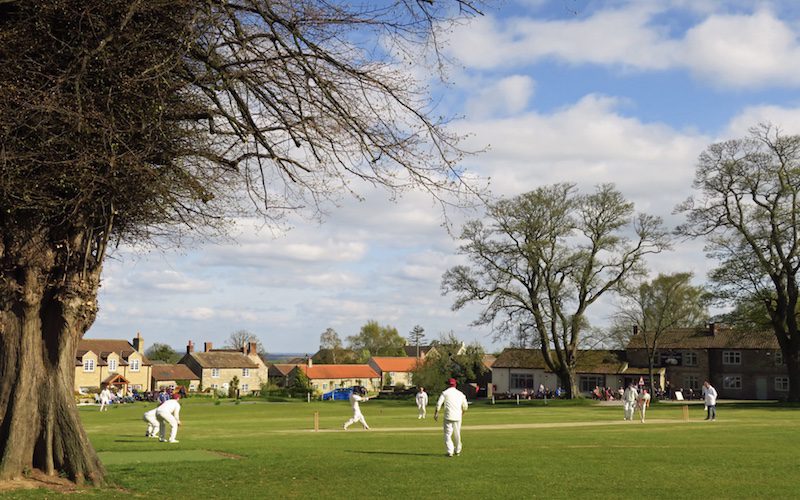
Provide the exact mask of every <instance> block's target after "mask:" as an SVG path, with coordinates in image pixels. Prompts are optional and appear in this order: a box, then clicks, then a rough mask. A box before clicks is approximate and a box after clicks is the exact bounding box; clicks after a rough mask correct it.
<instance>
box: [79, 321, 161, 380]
mask: <svg viewBox="0 0 800 500" xmlns="http://www.w3.org/2000/svg"><path fill="white" fill-rule="evenodd" d="M151 367H152V365H151V363H150V360H148V359H147V357H145V355H144V339H143V338H142V335H141V334H140V333H138V332H137V333H136V337H134V339H133V341H132V342H128V341H127V340H117V339H81V340H80V341H79V342H78V350H77V352H76V354H75V383H74V388H75V392H81V393H87V392H91V391H99V390H100V388H101V387H104V386H109V387H110V388H111V389H113V390H114V391H115V392H116V393H117V394H120V395H127V394H129V393H130V392H131V391H132V390H133V389H136V390H137V391H149V390H150V387H151V385H150V382H151V381H150V378H151Z"/></svg>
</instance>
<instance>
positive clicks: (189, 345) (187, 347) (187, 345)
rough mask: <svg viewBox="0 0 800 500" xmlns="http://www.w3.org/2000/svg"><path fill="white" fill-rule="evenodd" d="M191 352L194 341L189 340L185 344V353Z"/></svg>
mask: <svg viewBox="0 0 800 500" xmlns="http://www.w3.org/2000/svg"><path fill="white" fill-rule="evenodd" d="M193 352H194V342H192V341H191V340H190V341H189V343H188V344H186V354H191V353H193Z"/></svg>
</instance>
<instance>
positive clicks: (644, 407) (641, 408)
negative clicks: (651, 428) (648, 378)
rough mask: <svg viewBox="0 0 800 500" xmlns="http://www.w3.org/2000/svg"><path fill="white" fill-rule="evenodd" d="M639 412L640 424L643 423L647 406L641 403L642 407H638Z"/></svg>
mask: <svg viewBox="0 0 800 500" xmlns="http://www.w3.org/2000/svg"><path fill="white" fill-rule="evenodd" d="M639 411H640V412H641V417H642V422H644V414H645V413H647V404H645V403H642V406H640V407H639Z"/></svg>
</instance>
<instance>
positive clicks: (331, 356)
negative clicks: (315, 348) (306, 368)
mask: <svg viewBox="0 0 800 500" xmlns="http://www.w3.org/2000/svg"><path fill="white" fill-rule="evenodd" d="M319 349H320V351H321V352H320V354H321V356H320V357H319V358H318V359H315V360H314V361H315V362H319V363H326V364H334V365H335V364H337V363H348V362H350V363H353V362H355V359H354V356H353V355H352V352H349V353H348V352H347V351H346V350H345V349H344V347H343V346H342V339H341V338H340V337H339V334H338V333H337V332H336V330H334V329H333V328H326V329H325V331H324V332H322V333H321V334H320V336H319ZM350 358H352V359H350Z"/></svg>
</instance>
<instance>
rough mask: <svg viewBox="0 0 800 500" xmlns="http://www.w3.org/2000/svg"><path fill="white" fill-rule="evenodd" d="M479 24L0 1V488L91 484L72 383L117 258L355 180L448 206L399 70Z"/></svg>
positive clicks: (295, 6)
mask: <svg viewBox="0 0 800 500" xmlns="http://www.w3.org/2000/svg"><path fill="white" fill-rule="evenodd" d="M359 5H360V7H359ZM477 12H478V11H477V9H476V7H475V5H474V4H473V3H472V2H470V1H467V0H452V1H450V2H416V1H408V0H396V1H391V0H390V1H388V2H382V3H380V5H378V6H370V5H369V4H368V3H364V4H348V3H344V2H342V3H336V2H328V1H323V0H269V1H268V0H241V1H235V2H229V1H225V0H203V1H194V0H193V1H189V0H146V1H145V0H102V1H101V0H80V1H78V0H29V1H21V0H1V1H0V60H2V61H3V64H2V65H0V169H1V170H0V235H2V236H0V332H2V335H0V479H9V478H18V477H20V476H21V475H22V474H23V471H24V470H28V469H33V468H38V469H41V470H42V471H44V473H45V474H48V475H56V474H63V475H65V476H66V477H69V478H71V479H72V480H74V481H76V482H78V483H83V482H86V481H88V482H91V483H95V484H99V483H102V482H103V478H104V476H105V472H104V469H103V466H102V465H101V463H100V462H99V460H98V458H97V455H96V453H95V452H94V450H93V448H92V446H91V444H90V442H89V440H88V438H87V436H86V433H85V432H84V430H83V427H82V426H81V423H80V419H79V417H78V412H77V408H76V406H75V402H74V399H73V396H72V394H71V390H72V387H73V377H74V373H73V372H74V364H75V362H74V359H75V352H76V346H77V342H78V340H79V339H80V338H81V337H82V336H83V334H84V332H86V330H87V329H88V328H89V327H90V326H91V325H92V323H93V322H94V319H95V317H96V315H97V292H98V287H99V286H100V277H101V272H102V265H103V262H104V258H105V256H106V253H107V251H108V249H109V248H110V247H113V246H114V245H116V244H118V243H120V242H126V241H128V242H143V241H151V240H152V239H153V238H158V237H171V236H175V235H180V234H183V233H184V230H186V229H190V230H207V231H213V230H215V229H217V228H219V227H220V225H221V223H222V222H223V221H224V220H226V218H227V217H228V216H232V215H239V214H242V213H246V212H247V213H252V212H253V211H255V212H257V213H259V214H260V215H261V216H263V217H265V218H266V219H268V220H276V219H278V218H279V217H280V216H281V215H282V214H283V213H285V212H286V211H288V210H296V209H302V210H305V211H311V212H315V211H317V210H318V209H319V207H320V206H321V205H320V204H321V203H323V202H324V201H325V200H327V199H329V198H332V197H336V196H339V195H340V193H348V192H352V193H353V194H356V193H355V191H354V190H355V189H356V188H355V187H354V186H353V184H352V182H353V181H354V180H362V181H365V182H368V183H372V184H375V185H381V186H385V187H387V188H389V190H390V191H391V192H392V193H398V192H401V191H402V190H405V189H408V188H421V189H424V190H427V191H429V192H431V193H433V194H434V196H436V197H437V199H439V200H440V201H442V203H445V202H446V200H449V199H450V198H449V194H447V193H453V194H459V193H463V192H465V191H469V190H470V188H469V187H467V186H466V185H465V184H464V183H463V182H461V178H460V172H459V170H458V169H457V166H456V162H457V161H458V159H459V156H460V151H459V150H458V148H457V144H456V140H457V138H456V137H453V136H452V135H450V134H449V133H448V132H447V131H446V128H445V125H446V121H444V120H440V119H438V118H435V116H436V115H434V114H433V112H432V111H433V110H432V108H431V107H430V105H429V99H428V96H427V94H426V93H425V92H424V91H423V90H422V89H421V88H420V86H419V85H417V83H416V82H415V81H414V80H413V79H412V78H411V77H410V76H409V73H408V72H406V71H404V70H403V63H405V62H407V61H408V60H409V58H410V57H411V56H412V55H413V51H415V50H420V51H421V50H422V49H424V48H425V47H428V48H430V47H431V46H434V47H435V45H436V43H437V40H438V38H437V35H436V33H437V30H439V29H442V28H443V29H446V28H447V22H448V21H449V20H454V19H457V18H459V17H463V16H470V15H473V14H475V13H477ZM378 41H380V42H381V43H378Z"/></svg>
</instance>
